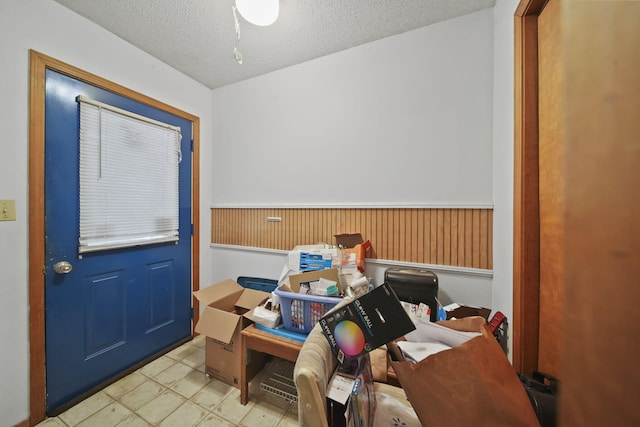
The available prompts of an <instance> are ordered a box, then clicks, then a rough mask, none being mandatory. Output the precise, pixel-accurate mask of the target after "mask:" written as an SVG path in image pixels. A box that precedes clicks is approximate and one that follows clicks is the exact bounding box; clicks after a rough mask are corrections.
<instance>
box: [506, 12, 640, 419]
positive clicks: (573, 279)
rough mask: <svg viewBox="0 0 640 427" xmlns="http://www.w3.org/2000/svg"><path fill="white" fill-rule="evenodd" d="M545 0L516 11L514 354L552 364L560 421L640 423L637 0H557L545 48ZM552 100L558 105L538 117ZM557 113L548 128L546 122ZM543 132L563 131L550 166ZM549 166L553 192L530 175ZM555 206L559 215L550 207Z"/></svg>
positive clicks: (526, 366) (521, 362)
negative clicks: (552, 285)
mask: <svg viewBox="0 0 640 427" xmlns="http://www.w3.org/2000/svg"><path fill="white" fill-rule="evenodd" d="M545 3H546V2H545V1H544V0H540V1H537V0H529V1H524V0H523V1H522V2H521V4H520V6H519V7H518V10H517V12H516V25H515V28H516V44H515V46H516V52H515V54H516V167H515V172H516V174H515V179H516V183H515V184H516V185H515V188H516V192H515V194H514V200H515V202H516V205H515V207H514V210H515V214H516V217H515V219H516V229H515V230H514V237H515V242H514V243H515V245H514V321H515V325H514V326H515V328H514V365H515V367H516V368H517V369H518V370H522V371H525V372H527V371H529V370H531V369H538V368H539V367H542V366H547V367H548V366H556V367H557V369H558V370H559V372H560V373H561V378H560V379H561V387H560V401H559V411H560V412H559V425H561V426H591V425H615V426H636V425H640V411H638V410H637V400H638V399H637V396H638V392H637V390H639V389H640V373H638V371H637V369H635V368H636V366H635V365H636V360H637V354H638V352H639V351H640V344H639V343H638V340H637V336H638V333H639V332H640V326H639V325H640V309H639V308H638V305H637V304H636V301H637V300H638V298H639V297H640V287H638V285H637V283H638V277H640V222H639V221H638V218H640V187H639V186H638V183H639V182H640V169H639V168H638V166H637V165H638V164H640V137H639V135H640V120H638V111H640V79H638V69H640V53H639V52H640V26H639V25H638V24H639V23H640V3H638V2H584V1H574V0H563V2H562V4H561V5H560V20H559V22H560V27H559V28H560V29H561V36H560V38H559V40H560V41H559V42H558V44H557V45H556V46H547V47H546V48H545V47H544V46H543V44H544V43H545V42H544V41H542V42H541V44H540V49H539V45H538V41H539V38H538V36H539V30H544V28H545V26H547V25H548V24H549V22H545V18H544V16H543V15H544V10H545ZM552 5H553V0H552V1H551V2H550V3H549V5H547V7H553V6H552ZM541 17H542V18H541ZM540 18H541V19H540ZM556 48H559V50H560V53H559V55H560V56H559V57H558V58H557V59H558V62H557V63H556V65H559V66H560V69H561V72H560V75H559V76H558V79H557V83H558V86H557V87H556V89H555V91H556V93H555V94H554V93H550V94H546V95H545V94H544V89H543V86H544V79H545V77H544V73H545V71H541V72H540V76H539V75H538V72H539V69H540V68H539V67H538V65H539V64H542V63H544V61H546V60H547V59H549V58H546V56H547V55H551V58H552V57H553V55H554V53H553V52H554V51H555V49H556ZM549 76H553V73H551V74H549V75H548V76H547V77H549ZM539 78H540V81H541V82H542V83H541V84H540V85H539V84H538V83H539ZM539 95H540V105H538V96H539ZM556 96H559V98H557V99H556V101H553V99H554V97H556ZM545 98H546V99H547V101H544V99H545ZM549 101H550V103H551V104H552V105H551V106H550V105H549V104H548V103H547V104H545V102H549ZM554 105H556V106H559V107H560V116H558V114H552V115H551V117H545V114H547V113H549V111H552V110H553V107H554ZM538 106H540V109H538ZM548 109H549V110H548ZM543 110H544V111H543ZM558 117H561V118H560V122H559V123H558V124H559V126H560V127H559V128H558V129H556V132H554V131H553V124H550V123H549V122H550V120H551V121H553V120H555V119H557V118H558ZM558 131H559V135H560V137H559V138H558V137H557V136H558ZM545 135H552V136H553V138H557V140H561V141H562V145H561V146H560V147H556V148H557V150H556V154H557V156H556V157H555V159H556V160H555V162H556V163H557V164H558V165H559V166H558V167H557V168H555V169H554V168H552V170H550V171H545V170H544V169H545V168H546V167H547V166H546V165H547V164H553V163H554V160H550V159H554V157H553V156H551V157H548V156H547V153H546V152H545V151H546V150H547V148H545V147H547V144H548V143H550V144H552V145H554V144H555V142H554V141H551V142H549V141H547V142H545V139H547V137H546V136H545ZM558 156H559V157H558ZM558 159H560V160H558ZM554 171H560V176H559V177H558V180H559V182H560V183H561V184H560V185H561V186H562V188H563V190H562V191H561V192H560V196H559V198H558V199H557V200H545V198H546V192H545V190H544V189H539V187H538V186H539V185H540V186H544V185H548V184H544V183H545V181H549V182H558V181H557V180H554V179H549V178H550V177H553V176H555V175H554ZM545 175H546V176H547V178H545ZM550 206H559V209H557V210H555V212H554V209H550V208H549V207H550ZM549 212H552V213H551V214H549ZM558 212H559V216H557V215H558ZM554 215H555V216H557V217H556V218H555V221H556V222H555V223H554V222H553V221H550V220H549V219H548V218H547V217H548V216H552V217H553V216H554ZM550 224H551V225H552V226H551V227H550ZM553 230H556V231H557V232H559V233H560V238H559V239H558V241H559V243H560V246H559V247H557V248H554V247H551V246H550V245H549V244H548V239H549V238H552V237H553V236H554V234H553V232H552V231H553ZM554 251H555V253H556V256H553V255H552V254H553V253H554ZM549 264H552V268H553V269H554V270H555V271H554V272H553V273H550V270H549V268H548V267H549ZM550 277H551V278H552V280H557V282H558V284H559V287H558V288H557V290H558V292H557V293H556V294H557V295H556V297H559V298H557V300H558V301H560V302H561V305H559V307H558V309H559V310H561V315H560V316H559V317H558V318H557V319H556V320H555V321H554V322H555V325H551V326H554V327H555V328H554V330H553V331H551V332H553V334H552V335H555V337H554V338H553V343H554V345H555V346H556V347H555V348H554V349H553V350H552V351H553V352H555V355H554V356H552V357H551V356H549V354H550V353H549V347H548V345H549V342H550V341H549V342H547V343H545V340H547V339H549V336H547V335H546V334H548V333H549V332H550V330H549V329H547V328H548V327H549V326H547V328H545V327H544V326H543V325H544V324H545V322H546V316H547V315H545V314H544V308H543V307H542V306H543V305H545V304H546V303H545V301H546V298H547V297H549V295H545V293H546V291H545V284H544V282H545V281H546V280H548V279H549V278H550ZM551 296H552V295H551ZM545 308H546V307H545ZM543 316H544V317H545V319H543V318H542V317H543ZM538 332H539V333H538ZM547 357H549V359H547V360H546V359H545V358H547Z"/></svg>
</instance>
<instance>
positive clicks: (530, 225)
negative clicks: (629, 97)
mask: <svg viewBox="0 0 640 427" xmlns="http://www.w3.org/2000/svg"><path fill="white" fill-rule="evenodd" d="M547 1H548V0H521V1H520V3H519V4H518V7H517V8H516V12H515V18H514V73H515V75H514V103H515V105H514V113H515V117H514V195H513V205H514V206H513V215H514V216H513V219H514V220H513V224H514V229H513V337H512V340H513V358H512V361H513V365H514V367H515V369H516V370H517V371H519V372H522V373H526V374H531V372H532V371H533V370H535V369H537V366H538V338H539V335H538V325H539V320H540V317H539V316H540V313H539V311H540V217H539V188H538V175H539V169H538V16H539V15H540V13H541V12H542V9H544V6H545V4H546V3H547Z"/></svg>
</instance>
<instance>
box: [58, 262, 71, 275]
mask: <svg viewBox="0 0 640 427" xmlns="http://www.w3.org/2000/svg"><path fill="white" fill-rule="evenodd" d="M71 270H73V266H72V265H71V264H70V263H68V262H67V261H59V262H56V263H55V264H54V265H53V271H55V272H56V273H58V274H67V273H68V272H70V271H71Z"/></svg>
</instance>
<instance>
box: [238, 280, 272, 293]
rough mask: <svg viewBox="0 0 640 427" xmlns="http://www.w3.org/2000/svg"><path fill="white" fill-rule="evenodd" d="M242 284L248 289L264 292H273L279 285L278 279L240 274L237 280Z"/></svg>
mask: <svg viewBox="0 0 640 427" xmlns="http://www.w3.org/2000/svg"><path fill="white" fill-rule="evenodd" d="M236 282H238V284H239V285H240V286H242V287H243V288H248V289H255V290H257V291H263V292H269V293H271V292H273V291H274V290H275V289H276V288H277V287H278V281H277V280H273V279H263V278H262V277H247V276H240V277H238V280H236Z"/></svg>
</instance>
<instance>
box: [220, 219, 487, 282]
mask: <svg viewBox="0 0 640 427" xmlns="http://www.w3.org/2000/svg"><path fill="white" fill-rule="evenodd" d="M268 217H275V218H281V221H279V222H270V221H268V220H267V218H268ZM342 233H361V234H362V237H363V238H364V239H369V240H371V243H372V249H371V250H370V251H369V253H368V254H367V258H375V259H385V260H393V261H403V262H410V263H422V264H437V265H447V266H457V267H469V268H479V269H488V270H491V269H493V210H492V209H485V208H483V209H460V208H454V209H440V208H416V209H414V208H399V209H393V208H372V209H368V208H339V209H338V208H284V209H276V208H212V209H211V243H214V244H223V245H233V246H249V247H257V248H269V249H281V250H290V249H292V248H293V247H294V246H296V245H304V244H313V243H318V242H324V243H331V244H335V238H334V237H333V236H334V235H335V234H342Z"/></svg>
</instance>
